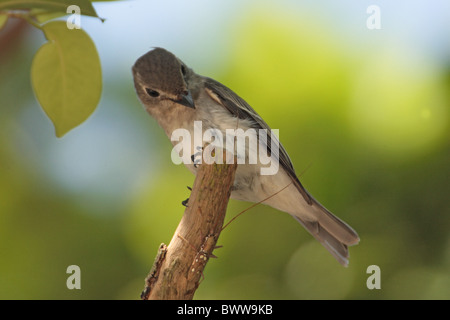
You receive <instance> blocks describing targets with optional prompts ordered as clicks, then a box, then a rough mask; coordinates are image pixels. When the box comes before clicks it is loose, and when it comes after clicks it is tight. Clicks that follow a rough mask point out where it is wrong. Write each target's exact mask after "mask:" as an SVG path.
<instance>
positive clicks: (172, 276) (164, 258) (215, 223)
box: [141, 155, 237, 300]
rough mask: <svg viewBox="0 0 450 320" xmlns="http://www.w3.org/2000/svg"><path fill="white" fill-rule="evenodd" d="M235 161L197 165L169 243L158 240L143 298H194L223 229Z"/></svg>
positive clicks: (235, 165)
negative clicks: (159, 244) (185, 202)
mask: <svg viewBox="0 0 450 320" xmlns="http://www.w3.org/2000/svg"><path fill="white" fill-rule="evenodd" d="M224 158H225V155H224ZM224 162H226V161H224ZM235 162H236V161H234V163H232V164H228V163H224V164H217V163H213V164H206V163H205V162H204V163H203V164H201V165H200V167H199V169H198V171H197V176H196V178H195V181H194V186H193V188H192V192H191V196H190V198H189V202H188V206H187V208H186V210H185V212H184V215H183V217H182V219H181V222H180V224H179V225H178V228H177V229H176V231H175V234H174V235H173V237H172V240H171V241H170V244H169V245H168V246H166V245H165V244H161V246H160V248H159V251H158V255H157V257H156V259H155V263H154V265H153V267H152V269H151V271H150V273H149V275H148V277H147V278H146V287H145V289H144V291H143V292H142V295H141V298H142V299H143V300H190V299H192V298H193V296H194V293H195V291H196V290H197V288H198V286H199V282H200V279H201V278H202V277H203V269H204V268H205V266H206V263H207V262H208V260H209V258H210V257H211V256H212V251H213V250H214V248H215V247H216V242H217V240H218V238H219V235H220V231H221V230H222V226H223V222H224V218H225V212H226V209H227V205H228V200H229V198H230V193H231V187H232V185H233V182H234V175H235V172H236V168H237V164H236V163H235Z"/></svg>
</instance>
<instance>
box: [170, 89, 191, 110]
mask: <svg viewBox="0 0 450 320" xmlns="http://www.w3.org/2000/svg"><path fill="white" fill-rule="evenodd" d="M174 101H175V102H176V103H179V104H181V105H183V106H185V107H188V108H192V109H195V104H194V99H192V95H191V92H190V91H188V92H187V94H183V95H181V98H180V99H178V100H174Z"/></svg>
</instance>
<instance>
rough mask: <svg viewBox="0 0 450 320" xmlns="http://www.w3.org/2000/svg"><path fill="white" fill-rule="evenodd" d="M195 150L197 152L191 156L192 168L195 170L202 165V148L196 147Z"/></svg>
mask: <svg viewBox="0 0 450 320" xmlns="http://www.w3.org/2000/svg"><path fill="white" fill-rule="evenodd" d="M196 149H197V150H198V151H197V152H196V153H194V154H193V155H192V156H191V160H192V162H193V163H194V168H196V169H197V167H198V165H199V164H201V163H202V157H203V147H201V146H198V147H197V148H196Z"/></svg>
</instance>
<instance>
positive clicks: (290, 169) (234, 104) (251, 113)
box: [205, 78, 313, 205]
mask: <svg viewBox="0 0 450 320" xmlns="http://www.w3.org/2000/svg"><path fill="white" fill-rule="evenodd" d="M205 88H206V92H207V93H208V94H209V95H210V97H211V98H212V99H213V100H214V101H216V102H219V103H220V104H221V105H222V106H223V107H224V108H225V109H226V110H228V111H229V112H230V113H231V114H232V115H234V116H235V117H237V118H239V119H247V120H251V121H252V123H254V128H255V129H266V130H268V131H270V127H269V126H268V125H267V123H266V122H264V120H263V119H262V118H261V117H260V116H259V115H258V113H256V111H255V110H254V109H253V108H252V107H251V106H250V105H249V104H248V103H247V102H245V101H244V99H242V98H241V97H239V96H238V95H237V94H236V93H234V92H233V91H232V90H231V89H229V88H227V87H226V86H224V85H223V84H221V83H220V82H217V81H215V80H214V79H211V78H205ZM271 136H272V135H271V134H268V135H267V149H268V151H269V152H270V153H271V152H272V151H271V150H270V146H271ZM275 139H276V137H275ZM278 146H279V161H280V163H281V167H282V168H283V169H284V170H285V171H286V173H287V174H288V175H289V177H291V179H292V181H293V182H294V185H295V186H296V187H297V189H298V191H299V192H300V193H301V194H302V196H303V198H304V199H305V201H306V202H307V203H308V204H309V205H312V203H313V199H312V197H311V196H310V194H309V193H308V192H307V191H306V190H305V188H304V187H303V186H302V184H301V183H300V180H299V179H298V178H297V175H296V174H295V170H294V166H293V165H292V162H291V159H290V158H289V155H288V154H287V152H286V150H285V149H284V147H283V146H282V145H281V143H280V142H279V141H278Z"/></svg>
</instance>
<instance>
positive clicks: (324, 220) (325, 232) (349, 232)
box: [293, 198, 359, 267]
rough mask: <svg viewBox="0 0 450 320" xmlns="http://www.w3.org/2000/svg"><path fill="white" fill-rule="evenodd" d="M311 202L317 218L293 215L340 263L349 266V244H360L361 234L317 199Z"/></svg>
mask: <svg viewBox="0 0 450 320" xmlns="http://www.w3.org/2000/svg"><path fill="white" fill-rule="evenodd" d="M312 199H313V198H312ZM312 202H313V203H312V204H311V207H312V210H313V211H314V217H315V218H316V219H315V220H310V219H304V218H301V217H298V216H297V215H293V217H294V218H295V219H296V220H297V221H298V222H300V223H301V224H302V225H303V227H305V229H306V230H308V232H309V233H311V234H312V235H313V237H314V238H316V239H317V240H318V241H319V242H320V243H321V244H322V245H323V246H324V247H325V248H326V249H327V250H328V251H329V252H330V253H331V254H332V255H333V257H335V258H336V260H337V261H339V263H340V264H342V265H343V266H345V267H347V266H348V258H349V254H348V246H352V245H355V244H358V242H359V236H358V234H357V233H356V232H355V230H353V229H352V228H351V227H350V226H349V225H348V224H346V223H345V222H344V221H342V220H340V219H339V218H338V217H336V216H335V215H333V214H332V213H331V212H330V211H328V210H327V209H326V208H325V207H323V206H322V205H321V204H320V203H319V202H317V201H316V200H315V199H313V201H312Z"/></svg>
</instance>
